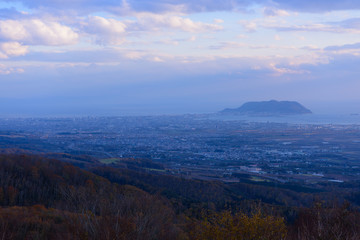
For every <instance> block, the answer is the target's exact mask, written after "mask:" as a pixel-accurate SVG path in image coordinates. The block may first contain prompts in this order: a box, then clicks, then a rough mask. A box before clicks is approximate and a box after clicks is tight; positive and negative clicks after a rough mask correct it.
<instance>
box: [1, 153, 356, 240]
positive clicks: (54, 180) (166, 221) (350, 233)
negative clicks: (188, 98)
mask: <svg viewBox="0 0 360 240" xmlns="http://www.w3.org/2000/svg"><path fill="white" fill-rule="evenodd" d="M91 171H92V172H90V171H86V170H83V169H80V168H78V167H75V166H73V165H71V164H69V163H65V162H62V161H58V160H50V159H46V158H43V157H39V156H34V155H32V156H28V155H0V206H1V207H0V233H1V236H3V237H4V239H10V240H11V239H144V240H145V239H224V236H225V237H226V239H244V240H246V239H254V240H256V239H259V240H260V239H268V240H272V239H273V240H279V239H295V240H296V239H299V240H300V239H345V240H347V239H349V240H350V239H359V236H360V214H359V212H358V211H357V210H355V209H354V208H353V207H351V206H350V205H349V204H347V203H344V204H340V205H336V204H335V205H327V204H325V203H318V204H316V205H314V207H311V208H300V209H299V208H296V207H285V208H284V207H279V206H278V207H277V206H276V205H271V204H263V203H259V202H258V201H254V200H251V199H249V200H247V199H244V197H247V196H250V195H251V192H259V196H260V195H261V193H260V192H262V191H263V190H264V189H265V188H262V187H261V186H259V187H258V188H251V186H250V185H249V186H248V188H246V186H247V185H246V184H243V185H242V186H240V185H235V186H226V185H225V184H223V183H220V182H215V181H198V180H186V179H183V178H178V177H173V176H169V177H166V176H156V175H151V174H148V173H141V172H137V171H133V170H128V169H119V168H112V167H95V168H93V169H91ZM100 175H101V176H100ZM234 188H236V189H237V190H236V191H235V190H234ZM270 190H271V189H270ZM196 193H197V194H196ZM287 193H289V192H287ZM249 194H250V195H249ZM280 194H282V195H281V196H282V197H285V194H286V191H285V192H282V193H280ZM290 195H291V194H290ZM221 196H223V197H221ZM269 198H271V195H269ZM281 209H286V211H281ZM286 212H287V213H286ZM291 214H292V215H293V216H294V217H295V219H294V220H293V221H290V222H287V221H286V217H288V216H286V215H291ZM315 223H316V224H315ZM319 224H320V225H319ZM339 234H340V235H341V238H338V237H339V236H340V235H339ZM322 236H324V237H326V238H321V237H322ZM313 237H317V238H313ZM319 237H320V238H319Z"/></svg>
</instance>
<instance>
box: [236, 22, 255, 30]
mask: <svg viewBox="0 0 360 240" xmlns="http://www.w3.org/2000/svg"><path fill="white" fill-rule="evenodd" d="M239 23H240V24H241V25H242V26H243V27H244V28H245V30H246V31H247V32H256V30H257V27H258V25H257V23H256V22H255V21H247V20H241V21H239Z"/></svg>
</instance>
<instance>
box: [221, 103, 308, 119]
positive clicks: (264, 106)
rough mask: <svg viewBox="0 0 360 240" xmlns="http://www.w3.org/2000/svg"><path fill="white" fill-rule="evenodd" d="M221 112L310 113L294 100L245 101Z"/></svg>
mask: <svg viewBox="0 0 360 240" xmlns="http://www.w3.org/2000/svg"><path fill="white" fill-rule="evenodd" d="M220 113H221V114H244V115H260V116H269V115H297V114H310V113H312V112H311V111H310V110H309V109H307V108H305V107H304V106H302V105H301V104H300V103H298V102H294V101H275V100H271V101H263V102H247V103H244V104H243V105H242V106H241V107H239V108H227V109H224V110H223V111H221V112H220Z"/></svg>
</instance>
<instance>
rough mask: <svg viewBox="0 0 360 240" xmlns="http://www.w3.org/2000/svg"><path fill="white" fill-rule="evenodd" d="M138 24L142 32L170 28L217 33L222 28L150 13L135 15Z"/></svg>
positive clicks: (177, 17)
mask: <svg viewBox="0 0 360 240" xmlns="http://www.w3.org/2000/svg"><path fill="white" fill-rule="evenodd" d="M136 16H137V18H138V24H139V25H140V27H141V29H143V30H153V31H154V30H160V29H163V28H170V29H174V30H182V31H184V32H205V31H219V30H222V29H223V27H222V26H220V25H218V24H210V23H203V22H194V21H193V20H191V19H190V18H184V17H180V16H174V15H171V14H166V15H160V14H152V13H139V14H137V15H136Z"/></svg>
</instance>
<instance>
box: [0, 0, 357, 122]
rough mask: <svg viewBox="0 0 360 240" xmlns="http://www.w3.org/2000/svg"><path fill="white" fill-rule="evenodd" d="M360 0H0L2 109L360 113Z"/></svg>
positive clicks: (28, 112)
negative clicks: (297, 106) (288, 107)
mask: <svg viewBox="0 0 360 240" xmlns="http://www.w3.org/2000/svg"><path fill="white" fill-rule="evenodd" d="M359 13H360V2H359V1H355V0H353V1H345V2H344V1H336V0H327V1H324V0H319V1H300V0H287V1H283V0H273V1H267V0H258V1H246V0H237V1H233V0H224V1H221V2H219V1H211V0H206V1H178V0H175V1H174V0H173V1H171V0H158V1H141V0H128V1H126V0H123V1H112V0H105V1H94V0H89V1H82V0H71V1H57V0H47V1H44V0H33V1H26V0H23V1H12V0H6V1H0V86H1V87H0V115H1V116H37V115H39V116H44V115H49V116H57V115H127V114H128V115H132V114H135V115H141V114H180V113H209V112H217V111H220V110H222V109H224V108H234V107H239V106H240V105H241V104H243V103H244V102H247V101H264V100H271V99H276V100H291V101H298V102H300V103H301V104H303V105H305V106H306V107H308V108H309V109H311V110H312V111H313V112H314V113H344V114H351V113H359V108H358V106H359V103H360V95H359V94H358V89H360V82H359V75H360V74H359V67H358V66H359V65H360V57H359V53H360V51H359V50H360V42H359V34H360V18H359V16H360V15H359Z"/></svg>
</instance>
